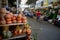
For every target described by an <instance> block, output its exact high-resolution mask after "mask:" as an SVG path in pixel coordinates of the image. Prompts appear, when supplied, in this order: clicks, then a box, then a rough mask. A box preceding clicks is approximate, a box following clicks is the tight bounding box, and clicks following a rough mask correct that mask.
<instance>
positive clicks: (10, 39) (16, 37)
mask: <svg viewBox="0 0 60 40" xmlns="http://www.w3.org/2000/svg"><path fill="white" fill-rule="evenodd" d="M22 37H26V34H23V35H19V36H14V37H11V38H7V39H3V40H12V39H18V38H22Z"/></svg>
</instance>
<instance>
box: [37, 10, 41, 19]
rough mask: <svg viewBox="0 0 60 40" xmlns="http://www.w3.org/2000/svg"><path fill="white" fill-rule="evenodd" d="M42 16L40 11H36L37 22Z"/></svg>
mask: <svg viewBox="0 0 60 40" xmlns="http://www.w3.org/2000/svg"><path fill="white" fill-rule="evenodd" d="M40 15H41V12H40V11H39V9H38V10H37V11H36V17H37V20H39V18H40Z"/></svg>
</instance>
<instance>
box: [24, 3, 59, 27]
mask: <svg viewBox="0 0 60 40" xmlns="http://www.w3.org/2000/svg"><path fill="white" fill-rule="evenodd" d="M59 5H60V4H59V2H53V3H52V6H49V7H45V8H39V9H29V10H24V14H25V15H26V16H29V17H31V18H34V17H36V20H37V21H41V20H42V19H43V20H44V21H47V22H49V23H51V24H54V25H56V26H60V6H59Z"/></svg>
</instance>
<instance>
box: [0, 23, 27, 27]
mask: <svg viewBox="0 0 60 40" xmlns="http://www.w3.org/2000/svg"><path fill="white" fill-rule="evenodd" d="M23 24H27V23H13V24H5V25H0V27H1V26H12V25H23Z"/></svg>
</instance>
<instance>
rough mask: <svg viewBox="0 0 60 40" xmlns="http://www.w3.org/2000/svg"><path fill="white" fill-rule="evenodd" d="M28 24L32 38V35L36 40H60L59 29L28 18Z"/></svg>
mask: <svg viewBox="0 0 60 40" xmlns="http://www.w3.org/2000/svg"><path fill="white" fill-rule="evenodd" d="M28 22H29V24H30V26H31V30H32V37H33V35H34V34H35V35H37V37H36V38H37V40H60V27H56V26H54V25H52V24H49V23H48V22H45V21H40V22H39V21H36V20H35V19H32V18H28Z"/></svg>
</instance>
